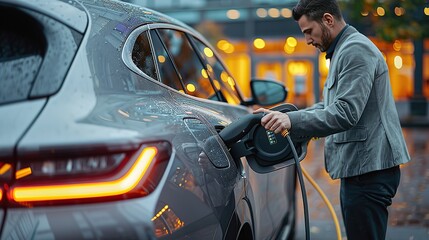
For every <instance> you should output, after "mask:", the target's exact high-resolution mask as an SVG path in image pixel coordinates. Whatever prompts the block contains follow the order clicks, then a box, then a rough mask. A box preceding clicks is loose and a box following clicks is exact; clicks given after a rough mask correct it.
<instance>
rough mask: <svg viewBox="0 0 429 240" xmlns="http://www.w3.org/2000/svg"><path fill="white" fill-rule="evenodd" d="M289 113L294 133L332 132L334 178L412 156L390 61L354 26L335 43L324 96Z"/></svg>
mask: <svg viewBox="0 0 429 240" xmlns="http://www.w3.org/2000/svg"><path fill="white" fill-rule="evenodd" d="M288 115H289V117H290V120H291V123H292V127H291V129H290V132H291V136H292V137H293V138H294V139H298V140H299V139H308V138H309V137H326V139H325V167H326V171H328V172H329V174H330V176H331V178H333V179H337V178H344V177H351V176H356V175H360V174H363V173H367V172H371V171H375V170H381V169H386V168H390V167H393V166H397V165H400V164H403V163H406V162H408V161H410V155H409V153H408V150H407V146H406V144H405V140H404V136H403V133H402V129H401V126H400V122H399V117H398V113H397V110H396V106H395V102H394V99H393V96H392V90H391V86H390V79H389V72H388V68H387V64H386V61H385V60H384V58H383V55H382V53H381V52H380V51H379V49H378V48H377V47H376V46H375V45H374V44H373V43H372V42H371V41H370V40H369V39H368V38H367V37H366V36H364V35H362V34H361V33H359V32H358V31H357V30H356V29H355V28H353V27H352V26H349V27H348V28H347V29H346V30H345V31H344V33H343V34H342V35H341V37H340V39H339V41H338V43H337V45H336V47H335V52H334V55H333V57H332V59H331V64H330V69H329V74H328V77H327V79H326V82H325V86H324V89H323V102H320V103H317V104H315V105H313V106H312V107H309V108H306V109H303V110H300V111H296V112H289V113H288Z"/></svg>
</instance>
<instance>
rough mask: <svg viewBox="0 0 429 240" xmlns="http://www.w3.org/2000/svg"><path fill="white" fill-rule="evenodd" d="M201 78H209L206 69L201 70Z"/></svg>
mask: <svg viewBox="0 0 429 240" xmlns="http://www.w3.org/2000/svg"><path fill="white" fill-rule="evenodd" d="M201 76H203V78H209V75H208V74H207V71H206V70H205V69H204V68H203V69H201Z"/></svg>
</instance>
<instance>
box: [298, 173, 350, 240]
mask: <svg viewBox="0 0 429 240" xmlns="http://www.w3.org/2000/svg"><path fill="white" fill-rule="evenodd" d="M301 170H302V173H303V175H304V176H305V178H307V180H308V181H309V182H310V183H311V185H313V187H314V188H315V189H316V191H317V192H318V193H319V195H320V196H321V197H322V199H323V201H324V202H325V204H326V205H327V206H328V209H329V212H330V213H331V216H332V218H333V220H334V224H335V230H336V231H337V239H338V240H342V238H341V229H340V223H339V221H338V218H337V215H336V214H335V211H334V208H333V207H332V204H331V202H330V201H329V199H328V198H327V197H326V195H325V193H323V191H322V189H321V188H320V187H319V185H318V184H317V183H316V181H314V179H313V178H312V177H311V176H310V175H309V174H308V172H307V171H306V170H305V169H304V168H303V167H302V166H301Z"/></svg>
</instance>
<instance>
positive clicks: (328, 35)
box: [315, 24, 331, 52]
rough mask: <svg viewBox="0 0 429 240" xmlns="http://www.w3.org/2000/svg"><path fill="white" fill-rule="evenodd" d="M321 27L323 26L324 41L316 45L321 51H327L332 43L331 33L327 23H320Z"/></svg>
mask: <svg viewBox="0 0 429 240" xmlns="http://www.w3.org/2000/svg"><path fill="white" fill-rule="evenodd" d="M320 27H321V28H322V39H321V41H322V42H321V43H320V44H316V45H315V47H316V48H318V49H319V50H320V51H321V52H326V50H328V48H329V46H330V45H331V33H329V31H328V28H327V27H326V26H325V25H323V24H320Z"/></svg>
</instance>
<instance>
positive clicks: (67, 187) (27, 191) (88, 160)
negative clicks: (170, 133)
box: [3, 142, 171, 206]
mask: <svg viewBox="0 0 429 240" xmlns="http://www.w3.org/2000/svg"><path fill="white" fill-rule="evenodd" d="M109 149H110V150H104V151H100V150H96V151H92V152H95V154H94V153H93V154H91V151H83V152H78V153H76V150H73V151H70V150H67V151H64V150H62V151H60V152H61V154H55V155H53V156H49V154H42V156H38V155H37V154H31V156H26V157H20V159H19V160H18V163H17V166H16V168H15V181H14V183H13V184H11V185H10V186H7V190H3V191H6V196H7V201H8V204H10V205H15V206H37V205H56V204H74V203H83V202H99V201H110V200H118V199H128V198H134V197H142V196H146V195H148V194H149V193H151V192H152V191H153V190H154V189H155V187H156V186H157V184H158V183H159V180H160V179H161V177H162V175H163V172H164V170H165V167H166V165H167V162H168V159H169V158H170V155H171V146H170V145H169V144H168V143H165V142H162V143H155V144H144V145H141V146H140V147H138V148H135V149H129V147H127V149H126V150H121V149H125V148H121V147H117V146H116V147H114V148H113V149H115V150H114V151H112V150H111V149H112V148H109ZM68 151H70V152H69V154H67V152H68Z"/></svg>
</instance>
